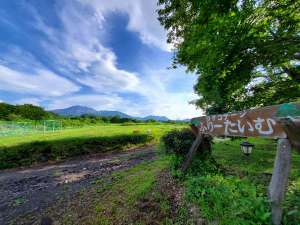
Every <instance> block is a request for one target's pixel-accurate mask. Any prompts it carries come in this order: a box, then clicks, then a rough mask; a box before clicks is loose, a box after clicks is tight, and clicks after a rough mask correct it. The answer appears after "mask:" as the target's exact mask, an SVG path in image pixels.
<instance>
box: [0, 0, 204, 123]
mask: <svg viewBox="0 0 300 225" xmlns="http://www.w3.org/2000/svg"><path fill="white" fill-rule="evenodd" d="M156 7H157V6H156V0H126V1H120V0H47V1H36V0H18V1H8V0H4V1H0V30H1V32H0V101H3V102H8V103H12V104H23V103H31V104H35V105H40V106H43V107H45V108H46V109H56V108H64V107H68V106H72V105H84V106H89V107H93V108H95V109H97V110H119V111H122V112H125V113H128V114H130V115H135V116H145V115H163V116H168V117H169V118H172V119H182V118H190V117H193V116H199V115H201V114H202V111H201V110H197V109H196V108H195V107H194V106H193V105H190V104H189V103H188V102H189V101H191V100H193V99H196V98H197V96H196V95H195V94H194V93H193V84H194V83H195V80H196V76H195V75H194V74H186V73H185V70H184V68H179V69H176V70H173V69H172V70H170V69H167V67H168V66H170V64H171V59H172V54H173V53H172V51H171V46H170V45H168V44H167V43H166V33H165V31H164V29H163V28H162V27H161V26H160V24H159V22H158V21H157V19H156V18H157V15H156V12H155V10H156Z"/></svg>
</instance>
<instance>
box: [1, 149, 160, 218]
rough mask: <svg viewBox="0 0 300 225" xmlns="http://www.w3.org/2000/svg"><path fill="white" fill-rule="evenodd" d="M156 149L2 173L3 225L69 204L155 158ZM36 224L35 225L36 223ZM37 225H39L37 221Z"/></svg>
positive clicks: (138, 150)
mask: <svg viewBox="0 0 300 225" xmlns="http://www.w3.org/2000/svg"><path fill="white" fill-rule="evenodd" d="M153 149H154V147H153V146H150V147H143V148H139V149H135V150H132V151H130V152H126V153H110V154H102V155H98V156H93V157H85V158H80V159H73V160H69V161H66V162H62V163H56V164H52V165H49V164H48V165H43V166H37V167H32V168H29V169H18V170H10V171H2V172H0V224H11V223H13V224H22V223H21V222H20V221H22V218H24V217H26V216H28V215H34V214H37V215H38V214H41V212H42V211H43V210H44V209H46V208H48V207H50V206H51V205H52V204H53V203H55V202H57V201H60V202H64V201H66V202H67V201H68V199H70V198H71V197H72V196H73V195H74V194H76V193H78V192H79V191H80V190H82V189H83V188H85V187H89V186H90V185H91V184H93V182H94V181H95V180H96V179H99V178H101V177H104V176H107V175H109V174H110V173H111V172H112V171H116V170H120V169H124V168H128V167H131V166H133V165H135V164H137V163H140V162H142V161H145V160H152V159H153V158H154V157H155V152H154V150H153ZM62 207H63V206H62ZM33 222H34V221H33ZM35 222H36V221H35Z"/></svg>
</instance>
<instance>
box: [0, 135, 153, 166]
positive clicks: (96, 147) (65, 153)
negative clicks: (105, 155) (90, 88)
mask: <svg viewBox="0 0 300 225" xmlns="http://www.w3.org/2000/svg"><path fill="white" fill-rule="evenodd" d="M152 140H153V137H152V136H151V135H147V134H129V135H116V136H108V137H93V138H70V139H63V140H56V141H36V142H32V143H28V144H23V145H17V146H11V147H0V169H6V168H11V167H16V166H26V165H30V164H33V163H36V162H41V161H47V160H60V159H65V158H68V157H72V156H78V155H86V154H91V153H98V152H105V151H109V150H114V149H122V147H124V146H127V145H137V144H145V143H147V142H150V141H152Z"/></svg>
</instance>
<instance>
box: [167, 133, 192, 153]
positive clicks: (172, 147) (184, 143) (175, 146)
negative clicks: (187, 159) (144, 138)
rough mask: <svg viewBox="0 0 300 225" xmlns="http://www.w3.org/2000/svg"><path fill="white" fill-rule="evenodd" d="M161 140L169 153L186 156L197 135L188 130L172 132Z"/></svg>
mask: <svg viewBox="0 0 300 225" xmlns="http://www.w3.org/2000/svg"><path fill="white" fill-rule="evenodd" d="M161 140H162V142H163V144H164V147H165V150H166V152H167V153H175V154H176V155H186V154H187V153H188V151H189V149H190V147H191V146H192V144H193V142H194V140H195V135H194V134H193V132H192V131H191V129H188V128H186V129H182V130H172V131H170V132H168V133H166V134H165V135H164V136H162V139H161Z"/></svg>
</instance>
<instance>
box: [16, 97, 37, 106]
mask: <svg viewBox="0 0 300 225" xmlns="http://www.w3.org/2000/svg"><path fill="white" fill-rule="evenodd" d="M41 102H42V100H41V99H40V98H21V99H18V100H16V101H14V102H13V103H14V104H18V105H22V104H31V105H36V106H40V105H41Z"/></svg>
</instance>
